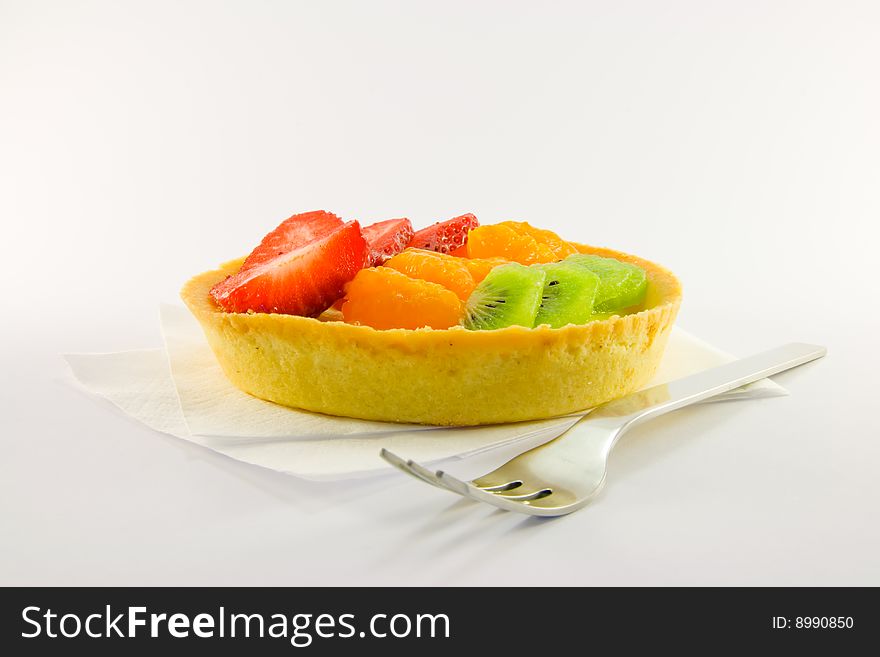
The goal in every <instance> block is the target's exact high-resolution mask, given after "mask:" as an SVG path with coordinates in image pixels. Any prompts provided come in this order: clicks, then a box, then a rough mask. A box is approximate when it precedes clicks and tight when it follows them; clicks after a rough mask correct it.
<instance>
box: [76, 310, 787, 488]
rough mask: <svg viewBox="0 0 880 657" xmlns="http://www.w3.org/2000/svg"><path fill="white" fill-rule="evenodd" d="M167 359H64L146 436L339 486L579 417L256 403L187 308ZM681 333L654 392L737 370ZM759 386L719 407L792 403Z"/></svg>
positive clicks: (174, 319) (154, 354)
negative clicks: (398, 416) (467, 422)
mask: <svg viewBox="0 0 880 657" xmlns="http://www.w3.org/2000/svg"><path fill="white" fill-rule="evenodd" d="M160 316H161V322H162V331H163V335H164V337H165V347H166V348H165V350H162V349H148V350H138V351H124V352H118V353H110V354H70V355H67V356H65V358H66V360H67V362H68V364H69V365H70V367H71V369H72V370H73V374H74V376H75V377H76V378H77V380H78V381H79V382H80V383H81V384H82V385H83V386H84V387H85V388H86V389H87V390H89V391H90V392H92V393H94V394H97V395H100V396H102V397H105V398H107V399H108V400H110V401H111V402H112V403H113V404H115V405H116V406H118V407H119V408H120V409H121V410H122V411H124V412H125V413H127V414H128V415H131V416H132V417H134V418H136V419H138V420H140V421H141V422H143V423H144V424H146V425H147V426H149V427H151V428H153V429H155V430H157V431H161V432H163V433H168V434H171V435H173V436H177V437H179V438H183V439H184V440H189V441H191V442H194V443H197V444H199V445H202V446H204V447H208V448H210V449H213V450H215V451H217V452H220V453H222V454H225V455H227V456H229V457H231V458H234V459H238V460H239V461H244V462H246V463H253V464H255V465H260V466H263V467H266V468H270V469H272V470H277V471H279V472H284V473H287V474H293V475H297V476H300V477H305V478H308V479H341V478H347V477H352V476H362V475H367V474H375V473H379V472H385V471H387V468H388V467H389V466H388V465H387V464H386V463H385V462H384V461H383V460H381V459H380V458H379V450H380V449H381V448H382V447H386V448H388V449H390V450H391V451H393V452H395V453H398V454H400V455H402V456H405V457H408V458H413V459H415V460H418V461H423V462H434V461H441V460H444V459H448V458H452V457H465V456H469V455H472V454H476V453H478V452H482V451H485V450H488V449H493V448H496V447H500V446H501V445H508V444H511V443H513V442H522V443H523V448H524V449H525V448H526V447H532V446H534V445H538V444H540V443H542V442H546V441H547V440H550V439H552V438H554V437H555V436H557V435H558V434H559V433H561V432H562V431H564V430H565V429H567V428H568V427H569V426H571V425H572V424H574V423H575V422H576V421H577V420H578V419H579V418H580V415H576V416H570V417H563V418H554V419H550V420H541V421H537V422H520V423H515V424H503V425H491V426H484V427H472V428H437V427H425V426H422V425H404V424H392V423H386V422H371V421H366V420H355V419H349V418H340V417H333V416H327V415H320V414H317V413H309V412H306V411H298V410H294V409H290V408H286V407H283V406H278V405H277V404H272V403H270V402H266V401H263V400H261V399H257V398H255V397H251V396H250V395H247V394H245V393H243V392H241V391H240V390H238V388H236V387H234V386H233V385H232V384H231V383H229V381H228V380H227V379H226V377H225V376H224V374H223V372H222V370H221V369H220V366H219V364H218V363H217V361H216V360H215V358H214V355H213V353H212V352H211V349H210V347H209V346H208V344H207V342H206V341H205V338H204V335H203V334H202V331H201V327H200V326H199V325H198V323H197V322H196V320H195V319H194V318H193V317H192V315H190V313H189V311H188V310H186V309H185V308H182V307H179V306H170V305H163V306H162V307H161V309H160ZM732 359H733V357H732V356H730V355H728V354H726V353H724V352H722V351H720V350H718V349H716V348H715V347H712V346H710V345H708V344H707V343H705V342H703V341H701V340H699V339H697V338H695V337H693V336H692V335H689V334H688V333H686V332H685V331H683V330H681V329H679V328H677V327H676V328H674V329H673V331H672V334H671V336H670V340H669V345H668V346H667V349H666V354H665V356H664V358H663V362H662V363H661V366H660V369H659V371H658V373H657V376H656V377H655V378H654V380H653V381H652V383H651V385H654V384H657V383H664V382H666V381H670V380H672V379H677V378H680V377H682V376H686V375H688V374H692V373H694V372H698V371H701V370H704V369H707V368H709V367H713V366H715V365H719V364H721V363H724V362H728V361H730V360H732ZM785 394H787V392H786V391H785V389H784V388H782V387H780V386H779V385H777V384H775V383H773V382H772V381H769V380H763V381H759V382H757V383H753V384H751V385H748V386H744V387H743V388H740V389H738V390H734V391H732V392H730V393H727V394H725V395H720V396H718V397H715V398H713V399H712V400H711V401H718V400H729V399H754V398H757V397H775V396H779V395H785Z"/></svg>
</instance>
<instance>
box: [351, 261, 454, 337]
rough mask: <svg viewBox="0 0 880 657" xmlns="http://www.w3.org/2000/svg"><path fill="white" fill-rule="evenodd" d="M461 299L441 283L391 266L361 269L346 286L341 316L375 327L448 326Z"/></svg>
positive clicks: (443, 327)
mask: <svg viewBox="0 0 880 657" xmlns="http://www.w3.org/2000/svg"><path fill="white" fill-rule="evenodd" d="M462 311H463V307H462V302H461V300H460V299H459V298H458V296H457V295H456V294H455V293H454V292H451V291H450V290H447V289H446V288H445V287H443V286H442V285H438V284H437V283H431V282H430V281H424V280H420V279H417V278H410V277H409V276H407V275H406V274H401V273H400V272H399V271H397V270H395V269H391V268H390V267H372V268H370V269H362V270H361V271H359V272H358V274H357V276H355V277H354V279H353V280H352V281H351V282H350V283H349V284H348V286H347V287H346V299H345V303H343V304H342V317H343V319H344V321H346V322H348V323H350V324H364V325H366V326H372V327H373V328H375V329H380V330H382V329H395V328H401V329H418V328H423V327H429V328H433V329H447V328H450V327H452V326H455V325H456V324H458V322H459V320H460V319H461V316H462Z"/></svg>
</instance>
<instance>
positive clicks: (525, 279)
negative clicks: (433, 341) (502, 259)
mask: <svg viewBox="0 0 880 657" xmlns="http://www.w3.org/2000/svg"><path fill="white" fill-rule="evenodd" d="M546 277H547V274H546V273H545V272H543V271H542V270H540V269H536V268H534V267H526V266H524V265H520V264H517V263H510V264H506V265H499V266H497V267H495V268H493V269H492V271H490V272H489V274H488V275H487V276H486V278H484V279H483V280H482V281H481V282H480V284H479V285H478V286H477V287H476V288H475V289H474V291H473V292H471V295H470V297H468V300H467V307H466V310H465V317H464V320H463V321H462V324H463V325H464V327H465V328H467V329H471V330H489V329H499V328H504V327H506V326H514V325H517V326H525V327H527V328H531V327H532V326H534V324H535V315H536V314H537V313H538V307H539V306H540V305H541V297H542V294H543V292H544V280H545V278H546Z"/></svg>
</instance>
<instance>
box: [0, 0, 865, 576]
mask: <svg viewBox="0 0 880 657" xmlns="http://www.w3.org/2000/svg"><path fill="white" fill-rule="evenodd" d="M878 21H880V6H878V5H877V3H874V2H844V3H841V2H748V3H742V2H729V3H718V2H696V1H695V2H664V3H650V2H638V3H633V2H607V3H583V2H578V3H570V4H562V3H552V8H548V7H547V6H546V5H543V4H541V3H509V2H506V3H488V2H486V3H443V4H442V5H436V4H434V3H430V4H429V3H389V2H374V3H331V2H326V3H291V2H261V3H250V2H241V3H223V4H222V6H221V5H220V3H210V2H202V3H199V2H186V3H166V2H150V3H138V4H133V3H111V2H87V3H86V2H57V3H48V2H44V3H31V2H12V3H10V2H6V1H4V2H0V98H2V102H0V144H2V147H0V181H2V182H0V185H2V193H0V217H2V219H0V220H2V222H3V224H2V225H3V240H2V245H3V246H2V249H3V258H2V264H0V267H2V272H0V273H2V279H3V281H4V286H3V291H4V298H3V305H4V311H3V318H2V319H3V321H2V322H0V345H2V347H0V349H2V351H0V359H2V361H0V365H2V370H3V378H2V380H0V381H2V383H0V386H2V390H0V405H2V408H0V436H2V441H3V456H2V459H0V523H2V536H3V539H2V541H0V583H2V584H70V583H87V584H125V585H128V584H223V583H234V584H319V585H325V584H343V583H347V584H371V583H378V584H416V585H418V584H523V583H525V584H542V583H545V584H715V583H721V584H874V585H877V584H880V566H878V560H877V556H876V555H877V554H878V553H880V517H878V515H880V511H878V509H880V504H878V501H880V477H878V475H877V473H878V470H880V468H878V466H880V444H878V436H880V421H878V419H877V417H878V414H877V404H876V401H875V391H876V372H877V366H878V364H880V358H878V356H877V348H876V335H877V329H878V328H880V311H878V304H877V302H876V300H875V298H874V297H875V288H876V280H877V272H876V265H875V264H874V263H875V262H876V253H877V248H878V229H877V219H878V217H880V195H878V192H877V190H878V189H880V159H878V153H880V123H878V121H877V120H876V118H877V117H878V116H880V85H878V84H877V77H876V63H877V62H878V61H880V41H878V39H877V38H876V26H877V24H878ZM313 208H328V209H332V210H334V211H336V212H338V213H340V214H342V215H344V216H346V217H358V218H363V219H366V220H371V219H382V218H387V217H393V216H400V215H402V214H403V215H407V216H409V217H410V218H411V219H413V221H414V222H415V223H417V224H419V225H421V224H425V223H427V222H429V221H432V220H435V219H439V218H445V217H448V216H451V215H452V214H455V213H460V212H465V211H473V212H475V213H476V214H477V216H478V217H480V218H481V219H483V220H484V221H488V222H491V221H496V220H501V219H527V220H529V221H532V222H533V223H535V224H539V225H541V226H545V227H548V228H552V229H555V230H557V231H559V232H561V233H563V234H564V235H565V236H567V237H570V238H572V239H578V240H581V241H585V242H590V243H595V244H604V245H608V246H613V247H617V248H620V249H623V250H628V251H632V252H635V253H638V254H641V255H644V256H646V257H648V258H652V259H655V260H657V261H659V262H661V263H664V264H666V265H667V266H668V267H670V268H671V269H673V270H674V271H675V272H676V273H678V274H679V275H680V276H681V278H682V279H683V281H684V283H685V295H686V296H685V303H684V306H683V308H682V313H681V315H680V323H681V325H682V326H684V327H685V328H687V329H688V330H690V331H692V332H694V333H696V334H698V335H700V336H703V337H705V338H706V339H708V340H710V341H711V342H712V343H714V344H717V345H719V346H720V347H722V348H724V349H727V350H729V351H731V352H733V353H735V354H739V355H746V354H748V353H751V352H755V351H758V350H761V349H764V348H768V347H772V346H774V345H776V344H779V343H782V342H786V341H791V340H799V341H808V342H815V343H820V344H825V345H827V346H828V348H829V356H828V357H827V358H826V359H824V360H823V361H820V362H819V363H816V364H812V365H809V366H806V367H804V368H801V369H799V370H797V371H794V372H791V373H789V374H787V375H784V376H781V377H779V378H778V380H779V381H780V382H781V383H783V385H785V386H786V387H787V388H789V390H790V391H791V393H792V394H791V396H790V397H786V398H781V399H768V400H760V401H756V402H753V403H743V404H716V405H711V406H709V405H706V406H702V407H699V408H693V409H689V410H685V411H682V412H680V413H678V414H674V415H671V416H667V417H665V418H661V419H659V420H657V421H655V422H654V423H652V424H649V425H646V426H645V427H644V428H642V429H640V430H639V431H638V433H633V434H632V435H630V436H628V437H627V438H626V439H625V440H624V441H623V442H622V443H621V444H620V445H619V446H618V448H617V450H616V452H615V455H614V457H613V461H612V466H611V472H610V479H609V484H608V486H607V488H606V489H605V491H604V493H603V495H602V497H601V498H600V499H599V501H598V502H597V503H596V504H594V505H592V506H591V507H589V508H587V509H585V510H583V511H581V512H579V513H577V514H574V515H572V516H569V517H566V518H563V519H559V520H555V521H549V522H548V521H537V520H534V519H527V518H523V517H518V516H513V515H509V514H505V513H503V512H495V511H492V510H490V509H488V508H484V507H479V506H472V505H470V504H468V503H465V502H458V501H456V499H455V498H453V497H451V496H450V495H447V494H445V493H443V492H442V491H437V490H434V489H432V488H430V487H428V486H424V485H422V484H419V483H418V482H415V481H410V480H409V479H406V478H404V477H403V476H402V475H400V476H397V475H396V474H393V473H392V474H390V475H389V476H388V477H385V478H382V479H379V480H376V481H373V482H364V483H361V484H357V485H346V486H343V487H340V486H339V485H337V484H315V483H308V482H303V481H300V480H297V479H294V478H291V477H287V476H284V475H280V474H276V473H273V472H268V471H265V470H261V469H259V468H255V467H252V466H248V465H245V464H242V463H238V462H235V461H232V460H230V459H227V458H225V457H222V456H219V455H217V454H214V453H212V452H209V451H207V450H204V449H202V448H200V447H198V446H195V445H188V444H186V443H183V442H182V441H179V440H177V439H174V438H170V437H164V436H160V435H157V434H155V433H154V432H152V431H151V430H149V429H147V428H145V427H142V426H141V425H139V424H137V423H134V422H132V421H131V420H128V419H126V418H124V417H120V416H119V415H118V414H116V413H115V412H113V411H112V410H111V408H110V407H109V405H108V404H105V403H102V402H99V401H96V400H94V399H92V398H90V397H88V396H86V395H84V394H82V393H81V392H79V391H77V390H75V389H74V388H72V387H70V386H69V385H68V382H67V381H66V379H65V377H66V376H67V375H66V373H65V365H64V363H63V361H62V360H61V358H60V357H59V355H58V354H60V353H61V352H72V351H113V350H119V349H130V348H137V347H145V348H150V347H158V346H159V345H160V336H159V334H158V331H157V325H156V321H155V320H156V317H155V307H156V303H157V302H159V301H163V300H164V301H173V300H174V299H175V297H176V293H177V289H178V288H179V286H180V284H181V283H182V282H183V281H184V280H185V279H186V278H187V277H188V276H190V275H192V274H194V273H196V272H198V271H201V270H204V269H206V268H208V267H210V266H213V265H215V264H217V263H218V262H220V261H222V260H224V259H227V258H229V257H233V256H237V255H240V254H241V253H242V252H243V250H246V248H247V246H249V245H251V244H253V243H255V242H256V241H257V240H259V238H260V237H261V236H262V234H263V233H264V232H265V231H266V230H267V229H269V228H271V227H272V226H274V225H275V224H276V223H277V222H278V221H280V220H281V219H283V218H285V217H286V216H288V215H289V214H290V213H292V212H294V211H300V210H308V209H313ZM37 464H39V466H38V465H37ZM483 465H486V464H485V463H474V464H473V465H472V466H471V467H474V468H479V467H481V466H483ZM465 474H466V473H465Z"/></svg>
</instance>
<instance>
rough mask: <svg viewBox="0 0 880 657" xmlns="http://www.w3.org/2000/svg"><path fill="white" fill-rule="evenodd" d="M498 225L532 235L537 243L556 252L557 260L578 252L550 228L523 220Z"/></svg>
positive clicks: (503, 222)
mask: <svg viewBox="0 0 880 657" xmlns="http://www.w3.org/2000/svg"><path fill="white" fill-rule="evenodd" d="M498 225H499V226H507V227H508V228H511V229H512V230H514V231H516V232H517V233H519V234H520V235H528V236H529V237H534V238H535V241H536V242H538V244H546V245H547V246H548V247H550V249H551V250H552V251H553V253H554V254H556V259H557V260H562V259H563V258H567V257H568V256H570V255H573V254H575V253H578V250H577V249H576V248H575V247H574V246H573V245H572V244H571V242H566V241H565V240H564V239H562V238H561V237H559V235H557V234H556V233H554V232H553V231H552V230H544V229H543V228H535V227H534V226H532V225H531V224H529V223H526V222H525V221H502V222H501V223H500V224H498Z"/></svg>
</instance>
